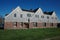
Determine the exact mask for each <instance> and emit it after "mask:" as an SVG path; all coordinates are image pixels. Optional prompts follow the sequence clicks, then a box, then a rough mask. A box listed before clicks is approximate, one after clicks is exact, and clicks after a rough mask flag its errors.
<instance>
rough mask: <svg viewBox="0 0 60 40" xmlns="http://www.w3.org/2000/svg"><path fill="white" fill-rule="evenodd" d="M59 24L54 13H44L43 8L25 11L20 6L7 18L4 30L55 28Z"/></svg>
mask: <svg viewBox="0 0 60 40" xmlns="http://www.w3.org/2000/svg"><path fill="white" fill-rule="evenodd" d="M57 22H58V19H57V16H56V14H55V12H54V11H52V12H43V11H42V9H41V8H37V9H35V10H25V9H21V8H20V7H19V6H18V7H17V8H16V9H14V10H13V11H12V12H11V13H10V14H8V15H7V16H5V25H4V29H25V28H55V27H57Z"/></svg>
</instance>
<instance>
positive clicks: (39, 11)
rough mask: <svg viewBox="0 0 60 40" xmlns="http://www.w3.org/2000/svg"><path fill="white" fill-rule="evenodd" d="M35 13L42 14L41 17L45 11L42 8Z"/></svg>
mask: <svg viewBox="0 0 60 40" xmlns="http://www.w3.org/2000/svg"><path fill="white" fill-rule="evenodd" d="M35 13H40V14H41V15H43V11H42V9H41V8H38V10H37V11H36V12H35Z"/></svg>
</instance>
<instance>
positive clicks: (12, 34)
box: [0, 28, 60, 40]
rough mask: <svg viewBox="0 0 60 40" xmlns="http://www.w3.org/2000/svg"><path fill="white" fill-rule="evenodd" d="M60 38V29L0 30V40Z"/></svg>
mask: <svg viewBox="0 0 60 40" xmlns="http://www.w3.org/2000/svg"><path fill="white" fill-rule="evenodd" d="M55 36H60V28H40V29H19V30H17V29H16V30H0V40H43V39H46V38H52V37H55Z"/></svg>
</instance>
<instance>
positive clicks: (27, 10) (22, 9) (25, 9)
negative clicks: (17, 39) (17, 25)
mask: <svg viewBox="0 0 60 40" xmlns="http://www.w3.org/2000/svg"><path fill="white" fill-rule="evenodd" d="M38 9H39V8H37V9H34V10H32V9H30V10H26V9H22V10H23V11H28V12H36V11H37V10H38Z"/></svg>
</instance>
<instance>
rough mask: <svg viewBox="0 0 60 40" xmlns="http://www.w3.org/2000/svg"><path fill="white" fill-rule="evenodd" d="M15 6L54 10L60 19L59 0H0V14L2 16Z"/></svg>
mask: <svg viewBox="0 0 60 40" xmlns="http://www.w3.org/2000/svg"><path fill="white" fill-rule="evenodd" d="M17 6H20V7H21V8H23V9H36V8H42V10H43V11H55V12H56V14H57V16H58V18H59V19H60V0H0V15H2V16H3V17H4V16H5V14H7V13H10V12H11V11H12V9H15V8H16V7H17Z"/></svg>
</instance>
